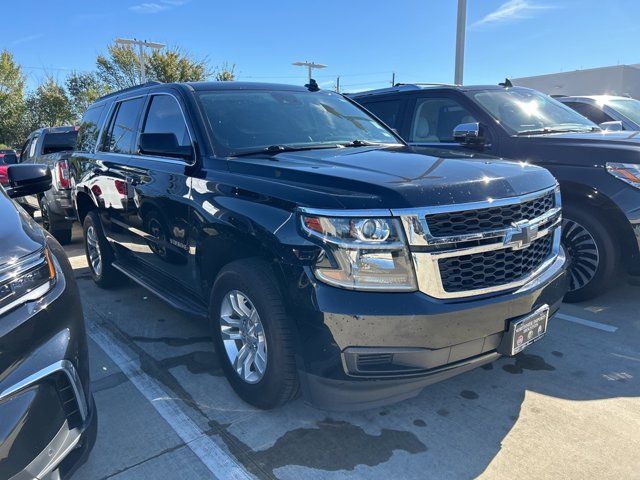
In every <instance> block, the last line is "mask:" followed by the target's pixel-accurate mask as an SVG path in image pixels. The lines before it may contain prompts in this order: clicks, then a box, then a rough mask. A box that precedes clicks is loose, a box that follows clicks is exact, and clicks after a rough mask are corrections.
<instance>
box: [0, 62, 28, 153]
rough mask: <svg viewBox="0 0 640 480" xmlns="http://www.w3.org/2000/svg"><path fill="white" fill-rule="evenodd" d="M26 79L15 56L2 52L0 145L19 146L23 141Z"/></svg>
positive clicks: (0, 71) (0, 72) (0, 69)
mask: <svg viewBox="0 0 640 480" xmlns="http://www.w3.org/2000/svg"><path fill="white" fill-rule="evenodd" d="M25 83H26V77H25V76H24V74H23V73H22V69H21V67H20V65H18V64H17V63H16V61H15V59H14V58H13V55H12V54H11V53H10V52H9V51H7V50H3V51H2V52H0V143H5V144H8V145H17V144H19V143H20V142H21V141H22V139H21V138H20V135H19V132H18V130H19V125H20V122H21V118H22V115H23V112H24V86H25Z"/></svg>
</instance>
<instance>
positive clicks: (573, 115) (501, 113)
mask: <svg viewBox="0 0 640 480" xmlns="http://www.w3.org/2000/svg"><path fill="white" fill-rule="evenodd" d="M469 95H471V97H472V98H473V99H474V100H476V101H477V102H478V103H480V105H482V106H483V107H484V108H485V109H486V110H487V111H488V112H489V113H490V114H491V116H492V117H493V118H495V119H496V120H497V121H499V122H500V123H501V124H502V125H504V126H505V127H506V128H507V129H508V130H511V131H512V133H516V134H517V133H546V132H574V131H579V132H580V131H584V132H588V131H591V130H594V129H597V128H598V127H597V125H596V124H595V123H593V122H591V121H590V120H587V119H586V118H584V117H583V116H582V115H580V114H579V113H577V112H576V111H574V110H572V109H571V108H569V107H567V106H566V105H563V104H562V103H560V102H558V101H557V100H554V99H553V98H551V97H549V96H547V95H544V94H543V93H540V92H537V91H535V90H529V89H526V88H517V87H516V88H508V89H503V90H485V91H480V92H471V93H470V94H469Z"/></svg>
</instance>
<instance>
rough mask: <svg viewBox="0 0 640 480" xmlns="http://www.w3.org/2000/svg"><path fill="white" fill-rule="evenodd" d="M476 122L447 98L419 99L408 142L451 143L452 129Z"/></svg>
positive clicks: (457, 104)
mask: <svg viewBox="0 0 640 480" xmlns="http://www.w3.org/2000/svg"><path fill="white" fill-rule="evenodd" d="M471 122H477V120H476V119H475V117H474V116H473V115H471V113H469V112H468V111H467V110H466V109H465V108H464V107H463V106H462V105H460V104H459V103H458V102H456V101H455V100H452V99H449V98H419V99H418V100H417V102H416V108H415V112H414V115H413V121H412V123H411V133H410V135H409V141H410V142H416V143H440V142H446V143H452V142H453V141H454V140H453V129H454V128H456V127H457V126H458V125H460V124H461V123H471Z"/></svg>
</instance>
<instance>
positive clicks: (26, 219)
mask: <svg viewBox="0 0 640 480" xmlns="http://www.w3.org/2000/svg"><path fill="white" fill-rule="evenodd" d="M1 190H2V191H1V192H0V244H1V245H2V250H0V267H2V266H3V265H4V264H6V263H8V262H10V261H13V260H15V259H16V258H20V257H23V256H25V255H29V254H30V253H33V252H35V251H37V250H39V249H40V248H42V247H43V246H44V245H45V236H44V232H43V230H42V228H40V226H39V225H38V224H37V223H36V222H35V221H34V220H33V219H32V218H31V217H30V216H29V215H28V214H27V213H26V212H25V211H24V210H23V209H22V207H20V206H18V205H16V204H15V202H13V201H12V200H11V199H10V198H9V197H7V195H6V193H5V192H4V189H1Z"/></svg>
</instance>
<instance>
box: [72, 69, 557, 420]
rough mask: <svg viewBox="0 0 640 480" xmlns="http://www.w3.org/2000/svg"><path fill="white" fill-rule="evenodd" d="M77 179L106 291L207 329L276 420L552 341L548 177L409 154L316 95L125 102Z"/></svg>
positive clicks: (398, 390)
mask: <svg viewBox="0 0 640 480" xmlns="http://www.w3.org/2000/svg"><path fill="white" fill-rule="evenodd" d="M461 156H463V157H464V158H468V161H466V162H461V161H459V160H457V159H456V158H457V157H461ZM70 172H71V182H72V188H73V191H74V198H75V202H76V206H77V212H78V217H79V220H80V221H81V222H82V225H83V228H84V236H85V244H86V255H87V259H88V262H89V264H90V269H91V273H92V276H93V279H94V281H95V282H96V283H97V284H98V285H100V286H104V287H107V286H109V285H113V284H114V283H116V282H118V278H119V275H121V274H124V275H126V276H128V277H130V278H131V279H133V280H134V281H135V282H137V283H139V284H141V285H143V286H144V287H146V288H147V289H149V290H150V291H152V292H154V293H155V294H157V295H159V296H160V297H161V298H163V299H164V300H166V301H167V302H168V303H170V304H171V305H174V306H175V307H178V308H180V309H182V310H184V311H187V312H190V313H192V314H195V315H199V316H201V317H203V318H205V319H207V321H208V322H209V324H210V326H211V332H212V334H213V338H214V342H215V347H216V352H217V355H218V356H219V360H220V362H221V365H222V368H223V370H224V372H225V374H226V377H227V379H228V380H229V382H230V383H231V385H232V386H233V388H234V389H235V391H236V392H237V393H238V394H239V396H240V397H242V398H243V399H244V400H246V401H247V402H249V403H251V404H253V405H256V406H258V407H261V408H272V407H275V406H277V405H280V404H282V403H284V402H286V401H287V400H289V399H291V398H293V397H295V396H296V395H297V393H298V391H299V390H301V391H302V393H303V394H304V395H305V396H306V398H308V399H309V400H310V401H312V402H313V403H315V404H316V405H320V406H325V407H333V408H340V409H348V408H362V407H365V406H374V405H377V404H381V403H388V402H392V401H397V400H400V399H402V398H407V397H409V396H412V395H415V394H417V393H418V392H419V391H420V389H421V388H422V387H423V386H425V385H427V384H429V383H432V382H434V381H437V380H440V379H444V378H447V377H450V376H453V375H455V374H457V373H461V372H464V371H466V370H469V369H471V368H473V367H476V366H479V365H482V364H485V363H487V362H491V361H493V360H495V359H497V358H498V357H499V356H500V355H501V354H505V355H512V354H515V353H517V352H519V351H520V350H522V349H523V348H524V347H526V346H528V345H529V344H530V343H532V342H534V341H535V340H537V339H538V338H540V337H541V336H542V335H544V333H545V331H546V328H547V320H548V318H549V317H550V316H551V315H553V314H554V313H555V312H556V310H557V309H558V306H559V303H560V301H561V299H562V297H563V295H564V293H565V291H566V284H567V279H566V275H565V270H564V264H565V256H564V253H563V251H562V249H561V248H560V231H559V228H558V227H559V224H560V214H561V212H560V195H559V189H558V187H557V182H556V180H555V179H554V178H553V176H552V175H551V174H550V173H549V172H547V171H546V170H544V169H542V168H540V167H536V166H531V165H517V164H514V163H512V162H505V161H501V160H495V159H487V158H484V157H483V156H482V155H467V154H462V155H457V154H455V153H452V152H435V153H434V156H432V157H428V156H424V155H420V154H415V153H411V152H410V151H408V147H407V146H406V144H405V143H404V142H403V141H402V140H401V139H400V138H399V137H398V136H397V135H396V134H395V133H393V132H392V131H391V130H389V129H388V128H387V127H385V126H384V125H383V124H381V123H380V122H378V121H377V120H376V119H375V118H373V117H371V116H370V115H369V114H367V113H366V112H365V111H364V110H363V109H362V108H361V107H359V106H358V105H357V104H356V103H355V102H353V101H351V100H349V99H347V98H345V97H343V96H341V95H339V94H337V93H333V92H323V91H319V90H318V88H317V86H316V85H315V84H314V83H313V82H312V83H310V84H309V85H308V86H307V88H304V87H295V86H285V85H269V84H253V83H240V82H221V83H187V84H158V85H149V84H145V85H143V86H140V87H137V88H133V89H130V90H125V91H121V92H118V93H114V94H112V95H110V96H108V97H104V98H102V99H100V100H98V101H97V102H96V103H95V104H94V105H92V106H91V107H90V108H89V110H88V111H87V112H86V115H85V117H84V119H83V120H82V123H81V126H80V132H79V136H78V142H77V147H76V151H75V152H74V154H73V156H72V158H71V165H70ZM140 321H144V319H140Z"/></svg>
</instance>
